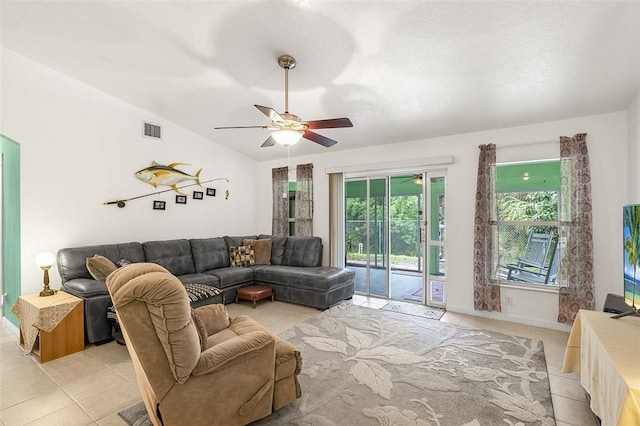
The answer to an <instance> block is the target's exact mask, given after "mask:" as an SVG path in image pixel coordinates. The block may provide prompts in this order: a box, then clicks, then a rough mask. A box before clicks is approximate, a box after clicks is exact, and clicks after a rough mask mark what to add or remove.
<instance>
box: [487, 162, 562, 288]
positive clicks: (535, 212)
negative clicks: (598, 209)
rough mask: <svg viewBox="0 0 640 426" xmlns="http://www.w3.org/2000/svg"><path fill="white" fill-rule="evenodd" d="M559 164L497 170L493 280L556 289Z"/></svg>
mask: <svg viewBox="0 0 640 426" xmlns="http://www.w3.org/2000/svg"><path fill="white" fill-rule="evenodd" d="M559 194H560V161H558V160H551V161H542V162H527V163H512V164H502V165H497V166H496V210H497V216H496V217H497V233H498V235H497V242H498V254H499V261H498V268H496V269H497V270H496V275H497V277H496V278H497V279H499V280H500V281H503V282H504V281H507V282H509V283H514V284H515V283H526V284H534V285H546V286H557V285H558V284H557V283H558V280H557V276H558V270H559V259H560V253H559V251H560V250H559V244H558V241H559V238H558V235H559V232H558V230H559V225H560V222H559V215H558V205H559Z"/></svg>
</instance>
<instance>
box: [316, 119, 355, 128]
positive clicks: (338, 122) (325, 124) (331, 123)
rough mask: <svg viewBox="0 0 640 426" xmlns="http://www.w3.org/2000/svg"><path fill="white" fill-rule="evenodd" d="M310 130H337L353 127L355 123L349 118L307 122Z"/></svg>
mask: <svg viewBox="0 0 640 426" xmlns="http://www.w3.org/2000/svg"><path fill="white" fill-rule="evenodd" d="M306 123H307V125H308V126H309V129H337V128H340V127H353V123H351V120H349V119H348V118H347V117H344V118H330V119H328V120H312V121H307V122H306Z"/></svg>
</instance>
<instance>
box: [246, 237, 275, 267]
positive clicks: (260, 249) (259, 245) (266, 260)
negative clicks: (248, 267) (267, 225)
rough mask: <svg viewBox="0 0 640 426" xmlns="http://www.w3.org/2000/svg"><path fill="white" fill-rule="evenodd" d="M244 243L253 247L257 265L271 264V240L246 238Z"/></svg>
mask: <svg viewBox="0 0 640 426" xmlns="http://www.w3.org/2000/svg"><path fill="white" fill-rule="evenodd" d="M242 245H243V246H251V247H253V253H254V257H255V263H256V265H271V240H269V239H264V240H244V241H242Z"/></svg>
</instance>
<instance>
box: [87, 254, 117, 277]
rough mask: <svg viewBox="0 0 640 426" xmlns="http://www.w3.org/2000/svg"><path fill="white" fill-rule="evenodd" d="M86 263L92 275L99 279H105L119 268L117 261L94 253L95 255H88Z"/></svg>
mask: <svg viewBox="0 0 640 426" xmlns="http://www.w3.org/2000/svg"><path fill="white" fill-rule="evenodd" d="M85 265H86V267H87V271H89V273H90V274H91V276H92V277H93V278H94V279H96V280H98V281H104V280H105V279H106V278H107V275H109V274H110V273H112V272H113V271H115V270H116V269H118V266H117V265H116V264H115V263H113V262H112V261H110V260H109V259H107V258H106V257H104V256H100V255H99V254H94V255H93V257H87V261H86V262H85Z"/></svg>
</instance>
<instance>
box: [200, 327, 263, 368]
mask: <svg viewBox="0 0 640 426" xmlns="http://www.w3.org/2000/svg"><path fill="white" fill-rule="evenodd" d="M270 344H271V345H272V346H273V355H272V356H274V357H275V339H274V338H273V336H272V335H271V334H270V333H269V332H267V331H252V332H249V333H246V334H243V335H241V336H236V337H233V338H231V339H229V340H226V341H224V342H222V343H219V344H217V345H214V346H212V347H210V348H209V349H207V350H206V351H204V352H202V353H201V354H200V359H199V360H198V363H197V364H196V367H195V368H194V369H193V372H192V374H193V375H194V376H200V375H203V374H210V373H213V372H215V371H217V370H220V369H221V368H223V367H224V366H225V365H227V364H228V363H230V362H232V361H234V360H236V359H238V358H242V357H243V356H244V355H247V354H250V353H252V352H254V351H257V350H260V349H263V348H264V347H266V346H268V345H270Z"/></svg>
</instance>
